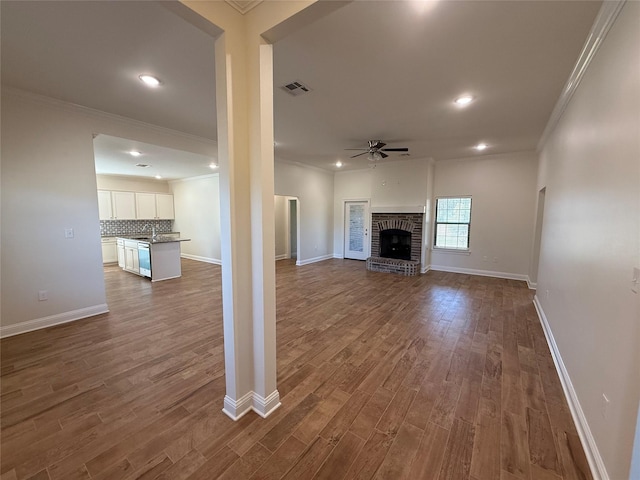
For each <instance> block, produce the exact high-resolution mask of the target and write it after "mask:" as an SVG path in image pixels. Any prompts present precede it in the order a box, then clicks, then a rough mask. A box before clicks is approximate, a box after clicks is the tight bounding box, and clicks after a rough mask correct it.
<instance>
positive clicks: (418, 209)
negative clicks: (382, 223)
mask: <svg viewBox="0 0 640 480" xmlns="http://www.w3.org/2000/svg"><path fill="white" fill-rule="evenodd" d="M426 211H427V210H426V207H425V206H424V205H409V206H406V205H405V206H403V207H375V206H372V207H371V213H425V212H426Z"/></svg>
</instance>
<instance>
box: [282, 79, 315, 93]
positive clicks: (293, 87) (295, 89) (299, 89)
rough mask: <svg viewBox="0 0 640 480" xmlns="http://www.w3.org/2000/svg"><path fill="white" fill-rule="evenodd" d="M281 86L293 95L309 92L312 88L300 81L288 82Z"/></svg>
mask: <svg viewBox="0 0 640 480" xmlns="http://www.w3.org/2000/svg"><path fill="white" fill-rule="evenodd" d="M280 88H282V90H284V91H285V92H287V93H289V94H291V95H293V96H294V97H298V96H300V95H304V94H305V93H308V92H310V91H311V89H310V88H309V87H308V86H306V85H305V84H304V83H302V82H298V81H295V82H291V83H288V84H286V85H283V86H282V87H280Z"/></svg>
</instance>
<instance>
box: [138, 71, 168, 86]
mask: <svg viewBox="0 0 640 480" xmlns="http://www.w3.org/2000/svg"><path fill="white" fill-rule="evenodd" d="M138 78H139V79H140V81H141V82H142V83H144V84H145V85H146V86H147V87H151V88H157V87H159V86H160V84H161V83H162V82H161V81H160V79H158V78H157V77H154V76H153V75H147V74H146V73H145V74H142V75H138Z"/></svg>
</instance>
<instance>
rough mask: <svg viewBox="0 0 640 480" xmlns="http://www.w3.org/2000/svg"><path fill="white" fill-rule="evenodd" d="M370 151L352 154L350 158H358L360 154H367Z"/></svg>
mask: <svg viewBox="0 0 640 480" xmlns="http://www.w3.org/2000/svg"><path fill="white" fill-rule="evenodd" d="M368 153H369V151H368V150H367V151H366V152H362V153H359V154H357V155H353V156H351V157H349V158H356V157H359V156H360V155H367V154H368Z"/></svg>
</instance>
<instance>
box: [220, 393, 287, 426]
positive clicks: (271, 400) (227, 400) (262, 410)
mask: <svg viewBox="0 0 640 480" xmlns="http://www.w3.org/2000/svg"><path fill="white" fill-rule="evenodd" d="M280 405H282V404H281V403H280V393H279V392H278V390H274V391H273V392H271V394H269V395H268V396H267V397H263V396H261V395H259V394H257V393H256V392H253V391H251V392H248V393H246V394H244V395H243V396H242V397H240V398H239V399H238V400H234V399H233V398H231V397H230V396H228V395H225V396H224V407H223V408H222V412H223V413H224V414H225V415H227V416H228V417H229V418H230V419H231V420H233V421H237V420H240V419H241V418H242V417H244V416H245V415H246V414H247V413H249V412H250V411H251V410H253V411H254V412H256V413H257V414H258V415H260V416H261V417H262V418H267V417H268V416H269V415H271V414H272V413H273V412H274V411H275V410H276V409H277V408H278V407H279V406H280Z"/></svg>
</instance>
